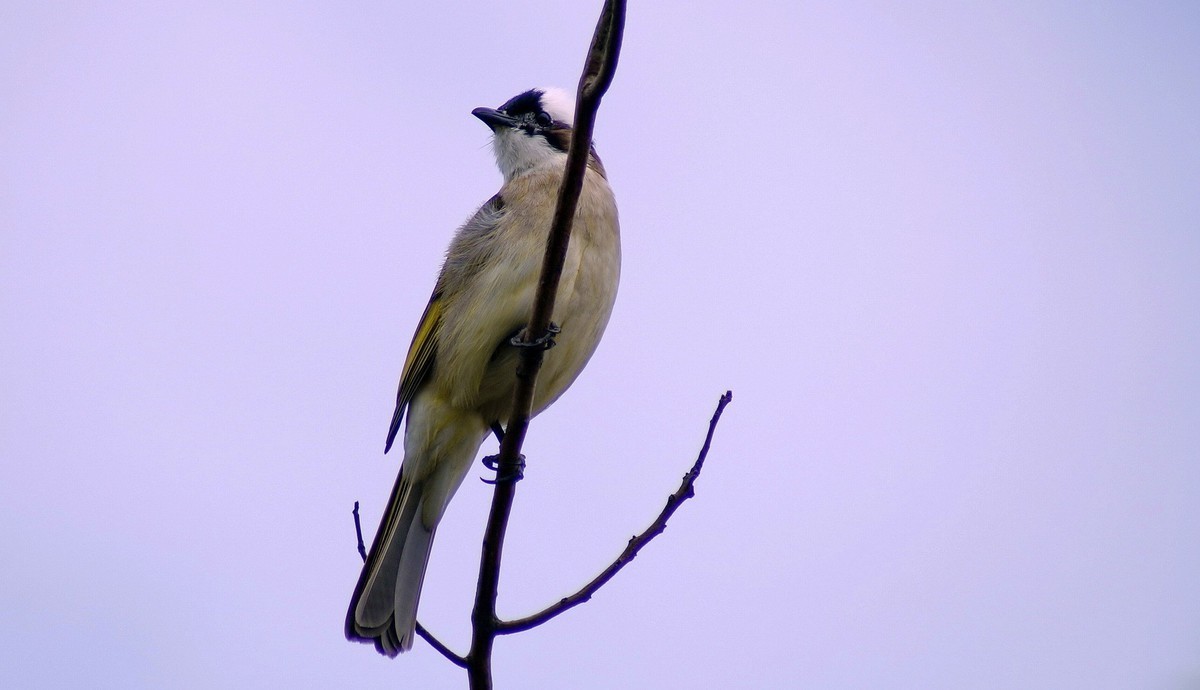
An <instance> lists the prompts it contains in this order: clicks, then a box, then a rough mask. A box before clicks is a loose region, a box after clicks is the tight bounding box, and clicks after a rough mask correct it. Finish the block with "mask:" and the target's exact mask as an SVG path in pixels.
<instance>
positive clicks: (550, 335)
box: [508, 322, 562, 350]
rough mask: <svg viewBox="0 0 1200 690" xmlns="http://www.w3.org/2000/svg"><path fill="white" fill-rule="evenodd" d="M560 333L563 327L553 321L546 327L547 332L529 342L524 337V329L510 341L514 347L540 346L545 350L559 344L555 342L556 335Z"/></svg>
mask: <svg viewBox="0 0 1200 690" xmlns="http://www.w3.org/2000/svg"><path fill="white" fill-rule="evenodd" d="M559 333H562V329H561V328H559V327H558V324H556V323H554V322H551V323H550V325H549V326H547V327H546V333H545V334H544V335H542V336H541V337H540V338H537V339H536V340H533V341H531V342H528V343H527V342H525V341H524V340H523V339H522V337H523V335H524V331H522V332H521V333H519V334H517V335H515V336H513V338H512V339H511V340H509V341H508V342H509V343H511V344H512V345H513V347H538V348H541V349H543V350H549V349H550V348H552V347H554V346H555V345H557V344H558V343H556V342H555V340H554V336H556V335H558V334H559Z"/></svg>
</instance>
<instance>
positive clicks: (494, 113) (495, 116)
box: [471, 108, 519, 132]
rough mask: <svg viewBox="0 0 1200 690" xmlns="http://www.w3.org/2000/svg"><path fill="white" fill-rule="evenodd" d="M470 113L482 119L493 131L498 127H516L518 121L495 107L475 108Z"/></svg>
mask: <svg viewBox="0 0 1200 690" xmlns="http://www.w3.org/2000/svg"><path fill="white" fill-rule="evenodd" d="M471 114H472V115H474V116H475V117H477V118H479V119H480V120H483V123H484V124H485V125H487V126H488V127H491V128H492V131H493V132H495V131H496V130H497V129H499V128H500V127H516V126H517V122H519V120H517V118H515V117H513V116H511V115H508V114H507V113H502V112H500V111H499V110H496V109H495V108H476V109H474V110H472V111H471Z"/></svg>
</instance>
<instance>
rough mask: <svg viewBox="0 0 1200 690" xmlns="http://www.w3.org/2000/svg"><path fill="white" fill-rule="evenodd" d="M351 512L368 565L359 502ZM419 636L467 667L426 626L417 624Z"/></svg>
mask: <svg viewBox="0 0 1200 690" xmlns="http://www.w3.org/2000/svg"><path fill="white" fill-rule="evenodd" d="M350 512H352V513H354V533H355V534H356V535H357V536H358V555H359V556H362V559H363V563H366V562H367V547H366V546H364V545H363V538H362V521H361V520H359V518H358V501H355V502H354V510H352V511H350ZM417 634H418V635H420V636H421V637H423V638H425V641H426V642H428V643H429V646H430V647H433V648H434V649H436V650H437V651H438V652H440V653H441V655H442V656H444V657H446V658H447V659H449V660H450V661H451V663H453V664H454V665H456V666H459V667H462V668H466V667H467V659H466V657H461V656H459V655H457V654H455V653H454V652H453V651H451V650H450V648H449V647H447V646H446V645H444V644H442V642H441V640H439V639H438V638H436V637H434V636H433V633H431V632H429V631H428V630H426V629H425V626H423V625H421V624H420V623H419V622H418V623H417Z"/></svg>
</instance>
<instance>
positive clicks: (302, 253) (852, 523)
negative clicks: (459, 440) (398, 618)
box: [0, 1, 1200, 689]
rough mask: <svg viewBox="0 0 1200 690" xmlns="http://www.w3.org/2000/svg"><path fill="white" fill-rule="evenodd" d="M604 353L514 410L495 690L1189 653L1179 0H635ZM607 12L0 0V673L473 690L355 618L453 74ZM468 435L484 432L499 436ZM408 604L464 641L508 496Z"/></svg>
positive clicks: (386, 472) (1195, 542) (1196, 37)
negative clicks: (359, 514) (384, 651)
mask: <svg viewBox="0 0 1200 690" xmlns="http://www.w3.org/2000/svg"><path fill="white" fill-rule="evenodd" d="M631 4H632V5H633V6H632V7H631V8H630V10H629V17H628V26H627V31H626V37H625V48H624V53H623V55H622V60H621V64H620V68H619V70H618V73H617V77H616V82H615V83H614V85H613V87H612V90H611V91H610V93H609V95H608V97H607V99H606V100H605V101H604V103H603V107H602V109H601V112H600V116H599V123H598V125H597V130H596V144H597V147H598V150H599V151H600V153H601V155H602V157H603V159H604V161H605V163H606V165H607V167H608V170H609V173H610V177H611V180H612V184H613V187H614V188H615V190H616V192H617V195H618V201H619V204H620V208H621V214H622V225H623V232H624V236H623V240H624V252H625V262H624V272H623V278H622V286H621V294H620V297H619V299H618V304H617V308H616V311H615V314H614V316H613V319H612V321H611V322H610V324H609V328H608V333H607V335H606V338H605V341H604V342H603V344H602V345H601V347H600V349H599V351H598V353H597V354H596V356H595V358H594V359H593V360H592V363H591V365H590V367H589V368H588V370H587V371H586V372H585V374H584V375H583V376H582V377H581V378H580V379H579V381H578V382H577V383H576V385H575V387H574V388H573V389H572V390H571V391H570V392H569V393H568V394H567V395H566V396H565V397H564V398H563V399H562V400H561V401H560V402H559V403H558V404H557V405H556V407H555V408H553V409H552V410H550V411H549V412H547V413H546V414H544V415H543V416H541V417H539V418H538V419H536V420H535V421H534V423H533V425H532V427H531V431H530V436H529V440H528V443H527V444H526V454H527V455H528V456H529V464H530V466H529V471H528V476H527V478H526V480H525V481H523V482H521V484H520V486H519V490H518V495H517V502H516V509H515V512H514V514H513V519H512V522H511V525H510V531H509V541H508V543H507V550H506V554H505V555H506V560H505V564H504V565H505V569H504V573H503V580H502V585H501V598H500V611H501V614H502V615H505V616H509V617H516V616H519V615H523V614H526V613H529V612H532V611H533V610H536V609H538V608H540V607H542V606H543V605H546V604H548V603H550V602H552V601H554V600H555V599H557V598H559V597H561V596H563V595H565V594H567V593H569V592H571V591H574V589H575V588H576V587H578V586H579V585H580V584H582V583H583V582H585V581H587V580H588V579H590V578H591V577H592V576H593V575H594V574H595V573H596V572H597V571H598V570H599V569H600V568H602V567H603V566H604V565H606V564H607V563H608V562H609V561H610V560H611V559H612V558H613V557H614V556H615V555H616V554H617V553H618V552H619V551H620V549H621V548H622V547H623V546H624V544H625V542H626V540H627V539H628V538H629V536H630V535H632V534H634V533H636V532H638V531H640V530H641V529H642V528H644V527H645V526H646V524H648V522H649V521H650V519H651V518H652V517H653V516H654V515H655V514H656V513H657V511H658V510H659V509H660V507H661V506H662V503H663V500H664V499H665V497H666V496H667V495H668V494H669V493H670V492H671V491H673V490H674V489H675V488H676V486H677V485H678V481H679V478H680V476H681V475H682V474H683V472H684V471H685V470H686V469H687V468H688V467H689V466H690V464H691V463H692V461H693V459H694V457H695V452H696V450H697V449H698V448H699V445H700V442H701V439H702V437H703V433H704V429H705V425H706V423H707V421H708V418H709V416H710V414H711V412H712V410H713V408H714V406H715V404H716V401H717V398H718V396H719V395H720V394H721V393H722V392H724V391H725V390H726V389H732V390H733V392H734V401H733V404H732V405H731V406H730V407H729V408H728V410H727V412H726V417H725V419H724V421H723V422H722V424H721V426H720V428H719V429H718V431H717V437H716V441H715V443H714V447H713V451H712V454H711V455H710V457H709V464H708V467H707V468H706V470H705V473H704V474H703V476H702V477H701V479H700V481H699V483H698V485H697V496H696V498H695V500H694V501H692V502H689V503H688V504H686V505H685V506H684V507H683V509H681V511H680V512H679V513H678V514H677V515H676V516H675V518H674V519H673V521H672V522H671V524H670V527H669V529H668V530H667V532H666V533H665V534H664V535H663V536H662V537H661V538H660V539H659V540H658V541H656V542H654V543H653V544H652V545H651V546H650V547H648V548H647V549H646V550H645V551H644V552H643V554H642V556H640V557H639V558H638V559H637V560H636V561H635V562H634V563H633V564H632V565H631V566H630V567H629V568H627V569H626V570H625V571H624V572H622V573H621V574H620V575H619V576H618V577H617V578H616V580H614V581H613V582H612V583H611V584H610V585H609V586H608V587H607V588H605V589H604V590H602V592H601V593H600V594H599V595H598V596H597V597H596V598H595V599H594V600H593V601H592V602H590V603H588V604H587V605H585V606H583V607H581V608H579V609H576V610H575V611H572V612H570V613H569V614H567V615H565V616H563V617H562V618H560V619H558V620H556V621H554V622H553V623H551V624H548V625H546V626H544V627H542V628H539V629H537V630H536V631H533V632H529V633H525V634H522V635H519V636H516V637H509V638H503V639H501V640H500V641H499V642H498V643H497V646H496V650H495V677H496V681H497V685H498V687H504V688H614V687H647V688H649V687H654V688H696V687H712V688H718V687H738V688H784V687H804V688H1090V689H1100V688H1114V689H1115V688H1122V689H1124V688H1170V689H1179V688H1197V687H1200V5H1198V4H1196V3H1192V2H1179V3H1169V2H1147V3H1101V2H1096V3H1057V2H1055V3H1048V2H1041V1H1038V2H989V3H958V2H946V3H903V4H899V5H897V4H895V3H877V4H875V3H820V4H811V3H792V2H786V3H785V2H778V3H745V2H743V3H691V2H687V3H685V2H634V3H631ZM598 7H599V3H519V2H518V3H505V4H498V3H494V2H486V3H471V4H467V3H430V2H424V3H395V2H364V3H351V4H347V3H344V2H312V3H287V2H259V3H240V2H206V3H156V2H109V3H64V2H28V3H12V2H9V3H5V5H4V7H3V9H2V10H0V15H2V18H0V100H2V103H0V333H2V336H3V337H2V338H0V362H2V364H0V390H2V391H3V395H2V396H0V397H2V402H0V405H2V407H0V461H2V464H0V524H2V525H3V527H2V528H0V554H2V556H0V620H2V621H3V625H2V626H0V686H4V687H10V688H15V687H112V688H161V687H172V688H174V687H178V688H193V687H195V688H216V687H297V688H333V687H414V688H443V687H445V688H455V687H465V682H466V678H465V675H464V674H463V673H462V672H461V671H460V670H459V669H457V668H455V667H452V666H451V665H450V664H448V663H447V662H446V661H445V660H444V659H442V658H441V657H440V656H439V655H437V654H436V653H434V652H433V651H432V650H431V649H430V648H429V647H428V646H427V645H425V644H423V643H420V642H419V643H418V646H417V648H416V649H415V650H414V652H413V653H411V654H408V655H406V656H404V657H402V658H399V659H396V660H388V659H384V658H382V657H380V656H378V655H376V654H375V653H374V651H372V650H371V649H370V648H369V647H367V646H362V645H356V644H350V643H348V642H346V641H345V640H344V639H343V637H342V624H343V618H344V615H345V608H346V605H347V602H348V599H349V596H350V592H351V589H352V588H353V586H354V583H355V579H356V578H357V575H358V571H359V568H360V561H359V557H358V554H357V553H356V552H355V544H354V532H353V524H352V521H351V517H350V509H351V506H352V505H353V503H354V501H355V500H359V501H361V502H362V506H363V514H364V525H365V527H366V529H367V533H368V534H367V536H368V538H369V537H370V534H371V533H372V531H373V530H374V528H375V526H376V524H377V520H378V516H379V512H380V511H381V510H382V507H383V502H384V500H385V498H386V496H387V493H388V490H389V489H390V486H391V483H392V481H393V479H394V476H395V471H396V466H397V464H398V462H399V459H400V458H399V457H398V456H392V455H389V456H386V457H385V456H383V455H382V449H383V442H384V436H385V432H386V430H387V423H388V420H389V418H390V415H391V413H392V405H393V401H394V396H395V387H396V381H397V378H398V375H399V371H400V367H401V364H402V359H403V356H404V352H405V350H406V348H407V345H408V342H409V339H410V338H411V335H412V331H413V329H414V327H415V325H416V322H417V319H418V318H419V316H420V314H421V311H422V309H423V307H424V305H425V301H426V300H427V298H428V296H429V292H430V289H431V287H432V285H433V280H434V278H435V276H436V273H437V270H438V268H439V266H440V261H441V256H442V251H443V249H444V247H445V245H446V243H447V242H448V240H449V238H450V235H451V233H452V232H453V230H454V229H455V227H456V226H457V225H458V223H460V222H462V221H463V220H464V219H465V218H467V217H468V216H469V215H470V214H471V213H472V212H473V211H474V209H475V207H476V206H477V205H478V204H480V203H482V202H483V201H484V200H486V199H487V198H488V197H489V196H490V195H491V194H493V193H494V192H495V190H496V189H497V188H498V185H499V173H498V172H497V171H496V169H495V167H494V164H493V162H492V158H491V151H490V148H489V147H488V131H487V128H486V127H484V126H483V125H482V124H481V123H480V122H478V121H477V120H476V119H475V118H473V117H471V115H470V111H471V109H472V108H474V107H476V106H480V105H490V106H496V105H498V104H500V103H502V102H504V101H505V100H507V99H508V98H509V97H510V96H512V95H514V94H516V93H518V92H520V91H522V90H524V89H526V88H529V87H531V86H535V85H562V86H565V87H567V88H569V89H573V88H574V86H575V84H576V82H577V79H578V74H579V70H580V68H581V66H582V62H583V56H584V54H585V51H586V48H587V45H588V41H589V40H590V37H591V33H592V29H593V27H594V24H595V19H596V15H597V12H598ZM485 450H490V449H488V448H487V447H485ZM484 475H485V472H484V470H483V469H482V468H480V469H479V470H478V471H477V472H475V473H473V476H472V477H471V478H468V479H467V481H466V483H465V484H464V485H463V488H462V489H461V490H460V492H459V494H458V496H457V497H456V499H455V502H454V503H453V504H452V507H451V509H450V511H449V514H448V517H447V519H446V521H445V522H444V523H443V526H442V528H441V529H440V531H439V533H438V540H437V543H436V546H435V549H434V556H433V562H432V565H431V568H430V572H429V579H428V581H427V584H426V587H425V590H424V596H423V600H422V608H421V615H420V618H421V620H422V621H423V622H424V623H425V624H426V625H428V626H429V627H430V628H431V629H433V630H434V631H435V632H436V633H437V634H438V635H440V636H441V637H442V638H443V639H444V640H445V641H446V642H447V643H449V644H450V645H451V646H453V647H454V648H456V649H458V650H460V651H461V650H465V649H466V646H467V641H468V639H469V624H468V618H467V616H468V612H469V609H470V604H471V598H472V595H473V592H474V581H475V575H476V569H477V561H478V553H479V542H480V536H481V533H482V526H483V522H484V519H485V512H486V507H487V503H488V501H489V499H490V493H489V490H488V489H487V488H486V487H485V486H484V485H483V484H481V483H480V482H479V481H478V480H477V479H475V478H474V476H484Z"/></svg>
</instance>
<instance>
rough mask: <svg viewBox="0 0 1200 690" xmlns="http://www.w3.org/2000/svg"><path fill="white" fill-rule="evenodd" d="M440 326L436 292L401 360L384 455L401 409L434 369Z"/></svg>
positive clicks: (440, 306)
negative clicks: (402, 364)
mask: <svg viewBox="0 0 1200 690" xmlns="http://www.w3.org/2000/svg"><path fill="white" fill-rule="evenodd" d="M441 323H442V295H441V291H440V290H438V291H435V292H434V293H433V296H432V297H430V298H429V305H428V306H426V307H425V313H424V314H422V315H421V322H420V324H418V325H417V332H416V333H414V334H413V339H412V344H411V345H409V346H408V357H406V358H405V359H404V371H403V373H401V374H400V390H398V391H397V392H396V411H395V412H394V413H392V425H391V427H390V428H389V429H388V436H387V444H386V445H385V446H384V448H383V452H385V453H386V452H388V451H389V450H391V449H392V442H393V441H395V440H396V433H397V432H398V431H400V422H401V421H403V420H404V409H405V408H406V407H408V404H409V403H410V402H412V399H413V396H415V395H416V394H417V389H418V388H420V387H421V384H422V383H424V382H425V379H426V378H428V377H429V372H430V371H432V370H433V353H434V351H435V350H437V337H438V331H439V330H440V326H441Z"/></svg>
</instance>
